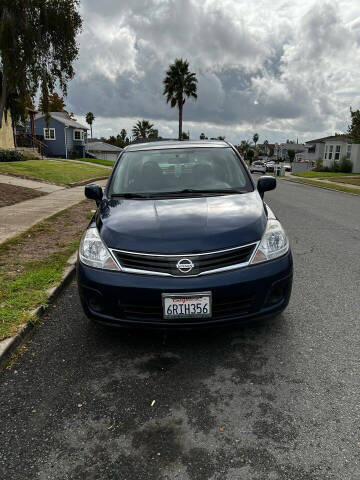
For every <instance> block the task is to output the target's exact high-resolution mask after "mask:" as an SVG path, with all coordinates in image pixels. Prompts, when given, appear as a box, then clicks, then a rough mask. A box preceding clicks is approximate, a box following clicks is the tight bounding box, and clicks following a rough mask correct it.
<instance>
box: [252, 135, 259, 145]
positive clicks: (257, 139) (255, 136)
mask: <svg viewBox="0 0 360 480" xmlns="http://www.w3.org/2000/svg"><path fill="white" fill-rule="evenodd" d="M258 141H259V134H257V133H255V134H254V136H253V142H254V143H255V148H256V144H257V142H258Z"/></svg>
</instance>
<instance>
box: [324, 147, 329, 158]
mask: <svg viewBox="0 0 360 480" xmlns="http://www.w3.org/2000/svg"><path fill="white" fill-rule="evenodd" d="M327 157H328V146H327V145H325V153H324V159H325V160H327Z"/></svg>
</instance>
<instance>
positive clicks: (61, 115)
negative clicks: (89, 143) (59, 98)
mask: <svg viewBox="0 0 360 480" xmlns="http://www.w3.org/2000/svg"><path fill="white" fill-rule="evenodd" d="M49 115H50V117H51V118H53V119H54V120H57V121H58V122H61V123H63V124H64V125H66V126H67V127H72V128H79V129H81V130H88V127H84V125H81V123H79V122H77V121H75V120H73V119H72V118H70V115H69V114H68V113H67V112H49ZM42 117H45V114H44V113H42V112H40V113H38V114H37V115H35V120H38V119H39V118H42Z"/></svg>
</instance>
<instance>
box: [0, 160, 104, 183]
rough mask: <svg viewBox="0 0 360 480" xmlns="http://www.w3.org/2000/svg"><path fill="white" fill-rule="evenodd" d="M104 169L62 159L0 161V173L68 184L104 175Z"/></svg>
mask: <svg viewBox="0 0 360 480" xmlns="http://www.w3.org/2000/svg"><path fill="white" fill-rule="evenodd" d="M105 172H106V170H104V169H103V168H101V167H97V166H96V165H86V164H84V165H81V164H80V163H72V162H66V161H62V160H27V161H24V162H0V173H10V174H12V175H19V176H22V177H25V178H30V179H32V180H44V181H47V182H51V183H55V184H57V185H69V184H70V183H75V182H80V181H83V180H87V179H90V178H96V177H104V176H106V173H105Z"/></svg>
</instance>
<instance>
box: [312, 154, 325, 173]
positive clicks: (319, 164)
mask: <svg viewBox="0 0 360 480" xmlns="http://www.w3.org/2000/svg"><path fill="white" fill-rule="evenodd" d="M323 168H324V167H323V159H322V158H321V157H319V158H317V159H316V160H315V168H314V170H315V171H316V172H321V171H323Z"/></svg>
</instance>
